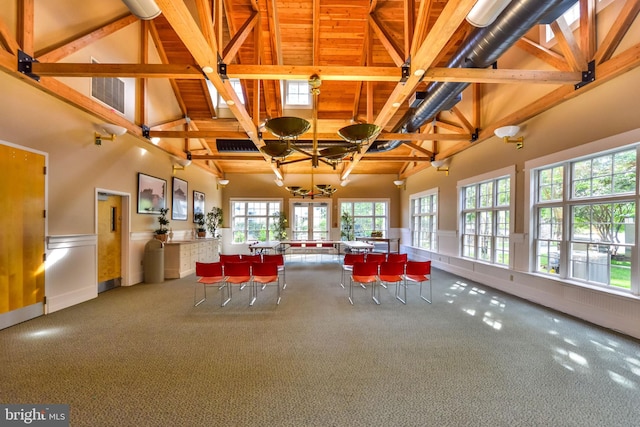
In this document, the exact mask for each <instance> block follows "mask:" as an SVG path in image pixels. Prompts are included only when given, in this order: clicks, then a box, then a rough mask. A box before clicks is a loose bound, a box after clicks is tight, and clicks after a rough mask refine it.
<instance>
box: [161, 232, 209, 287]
mask: <svg viewBox="0 0 640 427" xmlns="http://www.w3.org/2000/svg"><path fill="white" fill-rule="evenodd" d="M218 245H219V242H218V239H198V240H185V241H179V242H177V241H176V242H169V243H165V244H164V278H165V279H181V278H183V277H185V276H188V275H190V274H193V273H195V272H196V262H215V261H218Z"/></svg>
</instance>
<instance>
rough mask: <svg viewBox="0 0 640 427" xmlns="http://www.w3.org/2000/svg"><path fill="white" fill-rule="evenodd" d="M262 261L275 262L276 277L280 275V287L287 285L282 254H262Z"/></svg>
mask: <svg viewBox="0 0 640 427" xmlns="http://www.w3.org/2000/svg"><path fill="white" fill-rule="evenodd" d="M262 262H275V263H276V264H277V265H278V277H280V276H282V289H286V287H287V273H286V270H285V266H284V255H282V254H263V255H262Z"/></svg>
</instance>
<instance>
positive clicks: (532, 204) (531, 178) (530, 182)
mask: <svg viewBox="0 0 640 427" xmlns="http://www.w3.org/2000/svg"><path fill="white" fill-rule="evenodd" d="M632 148H635V149H636V188H635V193H634V194H631V195H629V194H628V193H627V194H623V195H619V196H614V197H609V196H597V197H593V198H584V197H582V198H575V199H570V198H569V195H570V193H568V191H571V187H570V179H571V177H570V174H569V171H567V170H566V169H567V165H568V167H570V165H571V164H572V163H573V162H576V161H581V160H585V159H589V158H595V157H599V156H603V155H607V154H611V153H614V152H620V151H625V150H629V149H632ZM559 164H565V173H564V192H563V200H562V204H561V205H562V206H565V209H564V212H563V222H562V227H563V238H562V241H561V246H560V251H561V253H560V257H559V259H560V262H561V264H560V274H548V273H543V272H539V271H538V269H537V264H536V263H537V261H538V259H537V247H536V239H537V237H538V235H537V225H536V224H535V223H536V221H537V216H536V202H537V199H536V197H537V189H536V186H537V181H536V173H537V171H539V170H540V169H545V168H550V167H552V166H555V165H559ZM639 165H640V128H639V129H635V130H632V131H628V132H623V133H620V134H617V135H612V136H609V137H606V138H603V139H600V140H596V141H591V142H587V143H585V144H582V145H579V146H576V147H574V148H570V149H567V150H564V151H561V152H557V153H553V154H549V155H547V156H543V157H540V158H537V159H531V160H529V161H526V162H525V170H527V172H528V173H526V174H525V189H526V192H525V197H526V199H525V206H527V207H528V209H525V223H527V224H529V245H528V250H529V253H528V254H527V259H528V262H529V271H530V272H531V273H532V274H536V275H541V276H543V277H546V278H548V279H552V280H558V281H561V282H563V283H566V284H569V285H575V286H580V287H586V288H590V289H597V290H600V291H603V292H607V293H612V294H617V295H635V296H638V295H640V284H639V283H638V280H639V278H640V259H639V251H638V235H639V234H638V231H639V224H638V221H637V212H638V207H639V204H640V191H639V189H638V185H639V184H638V183H639V182H640V177H639V176H638V174H639V171H638V166H639ZM629 199H633V200H635V203H636V206H635V209H636V219H635V228H634V230H635V236H634V237H635V244H633V245H632V247H631V249H630V250H631V257H630V258H631V267H630V276H631V279H630V282H631V285H630V289H629V290H626V289H623V288H620V287H615V286H611V285H610V284H604V285H603V284H600V283H597V282H592V281H584V280H580V279H577V278H572V277H570V276H569V274H567V273H568V267H569V263H570V262H571V260H570V256H569V251H570V249H571V248H570V245H571V244H572V241H571V239H570V237H571V234H572V232H573V231H572V230H571V228H570V226H571V214H572V211H571V207H572V206H583V205H585V204H591V205H594V204H602V203H610V202H612V201H627V200H629ZM550 205H551V204H549V206H550ZM555 205H560V204H559V203H555ZM581 243H584V242H581Z"/></svg>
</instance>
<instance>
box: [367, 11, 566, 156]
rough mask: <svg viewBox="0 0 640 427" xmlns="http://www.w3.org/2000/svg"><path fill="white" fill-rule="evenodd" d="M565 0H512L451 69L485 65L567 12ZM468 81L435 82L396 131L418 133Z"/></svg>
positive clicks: (387, 145) (379, 147) (385, 146)
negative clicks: (545, 19) (544, 20)
mask: <svg viewBox="0 0 640 427" xmlns="http://www.w3.org/2000/svg"><path fill="white" fill-rule="evenodd" d="M566 7H567V4H566V0H546V1H541V0H513V1H512V2H511V3H510V4H509V5H508V6H507V7H506V8H505V9H504V11H502V13H501V14H500V15H499V16H498V18H497V19H496V20H495V21H494V22H493V23H492V24H490V25H488V26H487V27H483V28H476V29H475V30H474V31H473V32H472V33H471V34H470V35H469V37H468V38H467V39H466V40H465V42H464V43H463V45H462V46H460V48H459V49H458V51H457V52H456V53H455V54H454V55H453V57H452V58H451V59H450V60H449V62H448V64H447V65H446V66H447V67H448V68H486V67H488V66H490V65H491V64H493V63H494V62H495V61H496V60H497V59H498V58H499V57H500V56H501V55H502V54H503V53H504V52H506V51H507V50H508V49H509V48H510V47H511V46H513V45H514V44H515V43H516V42H517V41H518V40H519V39H520V38H522V37H523V36H524V35H525V34H526V33H527V32H528V31H529V30H530V29H531V28H533V26H534V25H537V24H538V23H539V22H540V20H541V19H542V18H543V17H548V16H549V15H557V14H558V13H560V14H561V13H563V12H564V11H558V10H556V9H558V8H565V9H566ZM467 86H469V83H458V82H434V83H431V84H430V85H429V86H428V87H427V96H426V97H425V99H424V101H423V102H422V103H421V104H420V105H419V106H418V107H417V108H415V109H413V110H409V111H408V112H407V114H406V115H405V117H404V118H403V119H402V120H401V121H400V123H399V124H398V126H396V129H395V130H394V131H393V132H401V133H410V132H416V131H418V130H419V129H420V127H421V126H422V125H423V124H425V123H426V122H427V121H429V120H431V119H432V118H433V117H434V116H435V115H436V114H437V113H439V112H440V111H443V110H446V109H450V108H452V107H453V105H455V99H456V98H457V97H459V95H460V94H461V93H462V91H463V90H464V89H466V87H467ZM401 143H402V141H390V142H384V141H380V143H377V141H375V142H374V144H372V145H371V147H370V148H369V150H368V152H376V151H378V152H379V151H389V150H392V149H394V148H396V147H397V146H399V145H400V144H401Z"/></svg>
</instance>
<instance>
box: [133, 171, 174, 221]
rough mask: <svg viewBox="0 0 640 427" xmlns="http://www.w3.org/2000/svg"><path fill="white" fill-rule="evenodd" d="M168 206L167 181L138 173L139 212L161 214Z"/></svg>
mask: <svg viewBox="0 0 640 427" xmlns="http://www.w3.org/2000/svg"><path fill="white" fill-rule="evenodd" d="M166 207H167V181H165V180H164V179H160V178H156V177H155V176H151V175H146V174H143V173H141V172H139V173H138V213H139V214H159V213H160V209H163V208H166Z"/></svg>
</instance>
